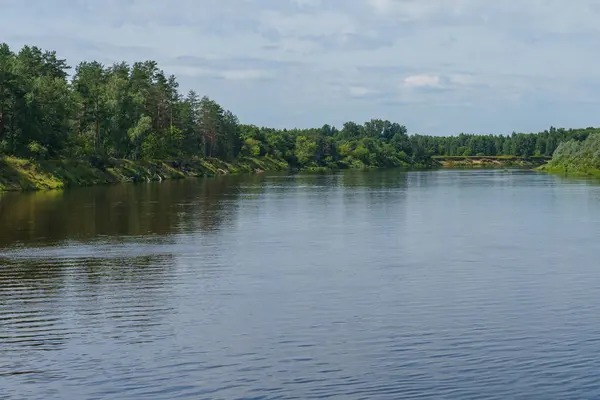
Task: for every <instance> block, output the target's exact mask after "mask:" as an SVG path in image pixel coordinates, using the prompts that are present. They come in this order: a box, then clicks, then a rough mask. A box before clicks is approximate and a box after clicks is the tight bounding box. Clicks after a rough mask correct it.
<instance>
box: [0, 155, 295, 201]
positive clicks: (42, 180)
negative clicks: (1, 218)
mask: <svg viewBox="0 0 600 400" xmlns="http://www.w3.org/2000/svg"><path fill="white" fill-rule="evenodd" d="M288 168H289V166H288V164H287V163H286V162H284V161H281V160H277V159H275V158H272V157H268V156H266V157H244V158H240V159H238V160H235V161H234V162H231V163H228V162H225V161H222V160H218V159H212V158H211V159H196V160H185V161H181V160H177V161H159V160H156V161H155V160H143V161H132V160H123V159H109V160H105V161H97V160H96V161H94V160H53V161H40V162H38V161H31V160H25V159H19V158H15V157H9V156H6V157H2V158H0V193H1V192H19V191H21V192H25V191H38V190H61V189H67V188H73V187H84V186H95V185H111V184H119V183H135V182H153V181H162V180H166V179H185V178H188V177H213V176H218V175H227V174H236V173H261V172H264V171H284V170H287V169H288Z"/></svg>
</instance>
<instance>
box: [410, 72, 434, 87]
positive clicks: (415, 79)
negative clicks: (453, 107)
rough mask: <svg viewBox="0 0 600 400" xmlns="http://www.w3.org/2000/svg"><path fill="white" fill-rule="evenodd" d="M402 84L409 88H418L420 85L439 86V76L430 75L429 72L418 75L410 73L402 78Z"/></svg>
mask: <svg viewBox="0 0 600 400" xmlns="http://www.w3.org/2000/svg"><path fill="white" fill-rule="evenodd" d="M402 83H403V86H404V87H409V88H420V87H429V88H439V87H440V77H439V76H438V75H430V74H420V75H411V76H407V77H406V78H404V80H403V82H402Z"/></svg>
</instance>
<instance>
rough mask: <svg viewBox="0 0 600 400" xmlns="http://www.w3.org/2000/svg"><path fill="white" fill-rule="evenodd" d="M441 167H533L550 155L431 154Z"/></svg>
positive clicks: (540, 164) (544, 161)
mask: <svg viewBox="0 0 600 400" xmlns="http://www.w3.org/2000/svg"><path fill="white" fill-rule="evenodd" d="M432 158H433V159H434V160H436V161H437V162H439V163H440V164H441V167H442V168H467V169H470V168H473V169H477V168H486V169H491V168H508V167H512V168H514V167H518V168H527V169H534V168H539V167H541V166H543V165H545V164H546V163H547V162H549V161H550V160H551V157H543V156H540V157H516V156H433V157H432Z"/></svg>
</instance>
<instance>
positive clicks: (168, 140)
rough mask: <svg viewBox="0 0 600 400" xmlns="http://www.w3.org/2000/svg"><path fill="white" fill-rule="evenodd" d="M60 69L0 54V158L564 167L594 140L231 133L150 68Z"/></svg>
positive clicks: (387, 130) (207, 108) (233, 125)
mask: <svg viewBox="0 0 600 400" xmlns="http://www.w3.org/2000/svg"><path fill="white" fill-rule="evenodd" d="M69 69H70V67H69V66H68V65H67V64H66V62H65V60H62V59H60V58H57V56H56V53H55V52H50V51H43V50H41V49H39V48H37V47H31V46H24V47H23V48H22V49H21V50H20V51H19V52H16V53H15V52H13V51H11V49H10V48H9V47H8V45H6V44H0V116H1V117H0V153H2V154H9V155H14V156H17V157H22V158H29V159H36V160H41V159H52V160H59V159H62V160H64V159H82V158H88V159H89V158H97V159H102V160H107V159H125V160H138V161H142V160H157V159H165V160H166V159H178V160H182V159H188V160H190V159H197V158H199V157H203V158H211V159H218V160H220V162H228V163H232V162H234V161H236V160H237V159H239V158H240V157H242V158H245V159H246V160H248V159H252V160H254V161H253V165H258V162H257V160H258V158H257V157H259V156H260V157H269V158H270V159H272V160H279V162H282V163H285V164H288V165H290V166H292V167H295V168H304V169H311V170H321V169H324V168H349V167H356V168H365V167H394V166H396V167H397V166H400V167H422V168H426V167H430V166H432V165H434V164H435V161H434V160H433V158H432V157H436V156H448V157H452V156H461V157H464V156H472V155H477V156H479V157H483V156H486V157H487V156H518V157H534V156H538V157H541V156H550V155H551V154H553V153H554V151H555V150H556V149H557V147H558V148H559V150H560V152H558V153H557V154H558V156H560V157H567V158H569V160H570V159H571V158H573V157H575V156H574V155H573V154H576V153H577V154H579V153H578V152H579V151H582V150H581V149H579V148H578V147H577V146H578V144H577V143H575V142H573V143H570V144H568V145H567V144H565V145H561V143H564V142H568V141H570V140H574V141H579V142H581V141H583V140H585V139H586V138H587V137H588V136H590V135H591V134H595V133H600V130H599V129H595V128H586V129H575V130H565V129H556V128H553V127H552V128H550V129H549V130H546V131H544V132H540V133H537V134H525V133H512V134H511V135H508V136H504V135H466V134H460V135H457V136H447V137H435V136H427V135H412V136H409V135H408V130H407V128H406V127H405V126H404V125H400V124H398V123H396V122H390V121H387V120H380V119H371V120H369V121H367V122H365V123H363V124H359V123H357V122H354V121H348V122H346V123H344V124H343V125H342V127H341V128H340V129H338V128H336V127H334V126H330V125H323V126H322V127H320V128H309V129H289V130H288V129H272V128H266V127H258V126H255V125H245V124H240V122H239V120H238V118H237V117H236V116H235V115H234V114H233V113H232V112H231V111H228V110H226V109H224V108H223V107H222V106H221V105H220V104H218V103H217V102H215V101H214V100H212V99H210V98H209V97H207V96H203V97H200V96H199V95H198V94H197V93H196V92H194V91H190V92H188V93H187V95H186V96H185V97H184V96H182V95H181V94H180V93H179V91H178V89H179V84H178V82H177V80H176V78H175V77H174V76H172V75H170V76H169V75H166V74H165V73H164V71H162V70H161V69H160V68H159V67H158V65H157V63H156V62H154V61H144V62H135V63H133V64H132V65H129V64H127V63H125V62H121V63H115V64H113V65H110V66H106V65H103V64H101V63H99V62H96V61H90V62H82V63H80V64H79V65H77V66H76V68H75V71H74V73H73V74H72V80H70V81H69V80H68V79H67V76H68V75H69V74H68V70H69ZM559 145H561V146H559ZM557 151H558V150H557ZM577 157H584V156H582V155H579V156H577ZM585 157H588V158H589V157H590V156H589V155H588V154H587V153H585ZM557 162H558V161H557ZM569 162H571V161H569ZM246 163H248V161H246ZM211 165H212V164H211ZM213 166H214V165H213ZM256 168H258V169H260V167H259V166H257V167H256Z"/></svg>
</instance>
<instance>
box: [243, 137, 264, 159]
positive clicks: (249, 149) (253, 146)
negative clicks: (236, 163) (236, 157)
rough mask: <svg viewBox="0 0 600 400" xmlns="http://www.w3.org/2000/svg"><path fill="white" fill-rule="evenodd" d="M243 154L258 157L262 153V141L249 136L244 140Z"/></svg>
mask: <svg viewBox="0 0 600 400" xmlns="http://www.w3.org/2000/svg"><path fill="white" fill-rule="evenodd" d="M242 154H243V155H245V156H249V157H256V156H259V155H260V142H259V141H258V140H256V139H254V138H248V139H246V140H244V145H243V146H242Z"/></svg>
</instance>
